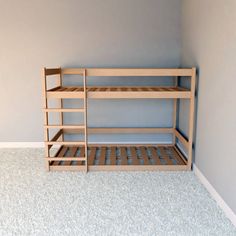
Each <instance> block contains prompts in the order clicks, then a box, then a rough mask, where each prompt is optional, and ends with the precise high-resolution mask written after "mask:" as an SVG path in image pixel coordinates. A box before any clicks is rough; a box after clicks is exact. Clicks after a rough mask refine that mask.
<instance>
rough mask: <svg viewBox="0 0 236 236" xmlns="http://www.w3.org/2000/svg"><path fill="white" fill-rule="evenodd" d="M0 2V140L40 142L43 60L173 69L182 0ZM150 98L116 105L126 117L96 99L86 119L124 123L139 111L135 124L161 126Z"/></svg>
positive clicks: (69, 64) (167, 114)
mask: <svg viewBox="0 0 236 236" xmlns="http://www.w3.org/2000/svg"><path fill="white" fill-rule="evenodd" d="M0 6H1V14H0V28H1V37H0V52H1V53H0V65H1V66H0V68H1V69H0V84H1V86H0V94H1V100H0V107H1V123H0V130H1V132H0V141H5V142H11V141H30V142H32V141H42V140H43V126H42V124H43V118H42V112H41V107H42V98H41V91H42V88H41V78H40V73H41V69H42V67H44V66H46V67H55V66H62V67H80V66H87V67H89V66H90V67H93V66H96V67H102V66H104V67H174V66H178V65H179V62H180V10H181V7H180V0H175V1H172V0H146V1H142V0H129V1H126V0H119V1H116V0H103V1H98V0H79V1H78V0H69V1H68V0H60V1H56V0H50V1H47V0H42V1H36V0H33V1H29V0H23V1H17V0H9V1H3V0H0ZM142 104H143V105H142ZM155 104H156V102H155V101H149V103H147V101H146V102H143V103H140V101H136V102H125V103H123V105H124V109H123V110H122V109H121V108H119V109H120V114H126V115H120V117H119V115H118V116H117V110H115V109H114V106H118V107H121V104H120V103H117V102H116V103H110V104H109V103H102V102H97V103H96V104H95V105H92V104H91V105H90V108H91V109H90V110H91V112H93V113H92V114H90V118H91V119H92V120H91V122H90V123H91V124H90V125H98V124H96V121H98V118H96V117H100V120H99V122H101V124H104V123H105V124H106V123H107V122H110V123H112V124H110V125H118V126H123V125H125V124H126V125H129V124H130V123H132V120H134V119H135V118H136V117H137V113H138V116H139V115H140V117H139V119H137V122H136V125H141V126H145V125H149V126H153V125H154V126H155V125H161V124H160V122H159V121H158V119H157V120H156V119H155V117H157V116H159V110H158V109H160V108H161V106H158V104H157V107H155ZM132 107H134V109H133V110H134V114H132V113H131V112H130V110H131V109H132ZM170 107H171V104H170V105H169V106H168V107H167V109H166V110H164V113H163V115H162V116H164V120H166V123H165V125H170V122H171V120H170V119H167V117H170V114H171V109H170ZM101 109H103V111H104V113H105V115H106V116H103V117H101V113H102V110H101ZM112 109H113V110H112ZM140 109H143V111H142V113H140ZM151 110H153V111H151ZM125 111H129V112H127V113H126V112H125ZM114 112H115V113H116V115H115V116H114V115H113V116H112V114H113V113H114ZM118 113H119V112H118ZM94 117H95V118H96V119H95V118H94ZM150 117H153V118H150ZM165 118H166V119H165ZM111 121H112V122H111ZM93 122H95V124H93ZM147 122H150V123H147Z"/></svg>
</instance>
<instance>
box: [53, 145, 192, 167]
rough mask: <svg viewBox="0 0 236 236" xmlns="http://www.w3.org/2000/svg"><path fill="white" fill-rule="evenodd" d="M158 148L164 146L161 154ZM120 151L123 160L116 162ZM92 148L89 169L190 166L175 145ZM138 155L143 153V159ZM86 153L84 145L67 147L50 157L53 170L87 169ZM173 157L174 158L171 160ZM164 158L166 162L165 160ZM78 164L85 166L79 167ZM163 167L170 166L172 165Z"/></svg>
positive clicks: (90, 149)
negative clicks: (158, 152) (117, 152)
mask: <svg viewBox="0 0 236 236" xmlns="http://www.w3.org/2000/svg"><path fill="white" fill-rule="evenodd" d="M157 148H158V149H160V151H161V156H159V155H158V154H157ZM128 149H129V150H130V155H129V156H128ZM116 150H120V155H119V156H118V159H119V161H116V158H117V156H116V155H117V154H116ZM148 150H150V153H149V151H148ZM89 151H90V152H89V156H88V170H155V169H161V170H165V169H166V170H183V169H186V168H187V163H186V162H185V161H184V160H183V157H182V156H181V155H179V154H178V152H177V151H176V150H175V147H174V146H161V147H160V146H151V147H149V146H144V145H142V146H140V147H137V146H117V147H115V146H112V147H109V146H91V147H89ZM148 153H149V154H148ZM138 155H140V157H139V158H138ZM83 156H84V147H82V146H77V147H71V146H63V147H61V148H60V149H59V151H58V152H57V153H56V155H55V156H54V157H52V158H48V160H50V161H52V164H51V166H53V168H51V166H50V170H52V169H53V170H63V167H64V170H69V169H70V170H84V168H85V167H86V165H85V161H86V158H85V157H84V158H83ZM170 156H171V160H173V161H171V160H170ZM149 158H150V160H151V159H152V160H153V161H150V160H149ZM128 159H129V162H128ZM161 159H163V160H165V161H164V162H161ZM95 160H96V161H95ZM140 160H143V162H142V161H140ZM56 166H58V167H59V168H56ZM75 166H80V167H83V168H80V169H78V168H77V169H76V167H75ZM160 166H168V168H167V167H164V168H162V167H160ZM172 166H173V167H172Z"/></svg>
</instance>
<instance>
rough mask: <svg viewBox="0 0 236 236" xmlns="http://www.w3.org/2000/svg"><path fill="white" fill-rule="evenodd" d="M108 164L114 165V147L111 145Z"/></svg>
mask: <svg viewBox="0 0 236 236" xmlns="http://www.w3.org/2000/svg"><path fill="white" fill-rule="evenodd" d="M110 165H116V147H113V146H112V147H111V153H110Z"/></svg>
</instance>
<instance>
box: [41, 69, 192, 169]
mask: <svg viewBox="0 0 236 236" xmlns="http://www.w3.org/2000/svg"><path fill="white" fill-rule="evenodd" d="M69 74H70V75H78V78H80V79H82V81H83V86H63V83H62V80H64V79H66V78H64V76H63V75H69ZM51 75H58V78H59V80H58V84H57V85H56V86H55V87H53V88H52V89H48V88H47V76H51ZM195 75H196V69H195V68H191V69H188V68H185V69H178V68H170V69H157V68H128V69H127V68H64V69H61V68H49V69H48V68H44V70H43V76H42V79H43V97H44V103H43V111H44V130H45V138H44V140H45V157H46V158H45V161H46V168H47V170H86V171H88V170H190V169H191V164H192V136H193V125H194V99H195ZM87 76H98V77H99V76H111V77H112V76H162V77H163V76H173V77H174V78H175V79H174V80H175V84H174V86H89V87H88V86H87V84H86V77H87ZM179 76H186V77H190V79H191V88H190V89H186V88H182V87H179V85H178V77H179ZM51 98H56V99H58V101H59V107H54V108H49V107H48V100H49V99H51ZM64 98H70V99H72V98H78V99H82V101H83V107H82V108H72V109H70V108H64V107H63V99H64ZM140 98H141V99H153V98H155V99H174V103H173V111H174V112H173V126H172V127H170V128H161V127H153V128H144V127H143V128H93V127H88V125H87V106H88V104H87V101H88V99H140ZM177 99H189V100H190V109H189V134H188V138H185V137H184V136H183V135H182V134H181V133H180V132H179V131H178V130H177V129H176V115H177ZM50 112H57V113H59V118H60V119H59V124H49V123H48V114H49V113H50ZM64 112H81V113H83V114H84V124H80V125H65V124H64V116H63V113H64ZM50 129H58V130H59V131H58V132H57V133H56V134H55V135H54V136H53V138H52V139H51V140H49V130H50ZM70 133H71V134H84V137H85V138H84V140H81V141H65V140H64V134H70ZM92 133H94V134H98V133H111V134H112V133H114V134H116V133H170V134H173V143H172V144H165V145H152V144H145V145H144V144H137V145H135V146H134V145H132V144H131V145H127V144H119V145H118V146H116V147H115V146H113V144H107V145H96V144H93V145H91V144H88V134H92ZM176 138H178V139H179V141H180V142H181V143H182V144H183V145H184V147H185V148H186V150H187V154H188V157H187V159H186V158H185V157H184V156H183V154H182V153H181V151H180V150H179V149H178V147H177V146H175V143H176V142H175V141H176ZM54 145H56V146H57V145H62V146H61V147H60V148H59V150H58V151H57V152H56V154H55V156H53V157H51V156H50V149H51V147H54ZM67 145H69V146H67ZM88 149H89V156H88ZM98 150H100V152H99V154H98ZM159 154H160V155H159ZM96 158H97V159H96ZM97 162H98V163H99V164H95V163H97Z"/></svg>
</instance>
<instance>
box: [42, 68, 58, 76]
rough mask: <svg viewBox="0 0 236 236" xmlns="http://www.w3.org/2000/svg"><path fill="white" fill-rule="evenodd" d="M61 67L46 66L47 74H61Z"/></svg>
mask: <svg viewBox="0 0 236 236" xmlns="http://www.w3.org/2000/svg"><path fill="white" fill-rule="evenodd" d="M60 74H61V68H45V76H48V75H60Z"/></svg>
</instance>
